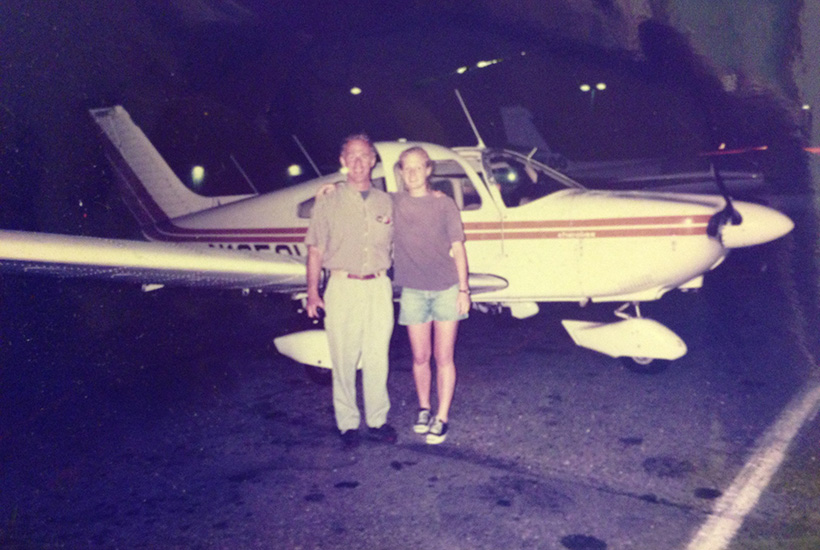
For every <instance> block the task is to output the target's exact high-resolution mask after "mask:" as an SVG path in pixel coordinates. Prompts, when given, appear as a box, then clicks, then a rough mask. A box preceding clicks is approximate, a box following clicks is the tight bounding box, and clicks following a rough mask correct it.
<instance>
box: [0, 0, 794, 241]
mask: <svg viewBox="0 0 820 550" xmlns="http://www.w3.org/2000/svg"><path fill="white" fill-rule="evenodd" d="M599 4H600V5H599V9H600V12H601V14H600V17H601V20H603V21H607V18H609V19H612V20H613V21H616V16H617V13H616V12H615V11H613V7H612V5H610V4H611V3H606V2H603V3H599ZM550 5H554V6H557V7H556V10H557V11H556V12H555V13H556V15H557V16H560V17H557V18H556V23H555V24H552V25H547V24H544V23H543V20H537V19H524V18H520V19H516V18H514V17H506V18H502V17H500V16H499V12H498V11H497V10H494V9H493V8H491V7H486V6H485V7H481V6H482V5H479V7H475V6H472V5H470V4H468V3H464V2H461V3H459V2H456V3H448V4H447V5H446V6H440V5H437V4H433V3H431V4H429V5H428V4H427V3H424V2H415V3H409V4H407V5H402V7H400V8H397V7H395V6H394V5H392V4H381V3H371V2H353V3H348V4H345V9H344V10H342V9H337V8H333V7H327V5H326V4H324V3H319V2H303V3H299V4H293V3H288V5H287V6H285V7H283V6H281V5H279V4H278V3H271V2H267V1H263V0H245V1H244V2H242V3H231V2H199V3H198V2H175V3H169V2H165V1H159V0H151V1H143V2H137V1H124V2H119V3H117V5H116V9H112V7H111V4H110V3H109V2H105V1H103V0H90V1H88V2H85V3H83V8H82V9H76V8H75V7H73V6H69V5H67V4H62V3H60V4H54V3H42V2H35V1H31V0H8V1H6V2H3V4H2V6H0V21H2V23H0V41H1V42H2V44H3V49H2V53H0V56H2V60H3V62H2V72H3V74H2V77H1V78H0V107H2V108H1V109H0V125H2V133H1V134H0V139H2V150H3V157H2V161H0V162H1V164H0V173H2V175H3V180H4V181H3V186H2V190H0V201H2V204H3V208H2V209H0V226H2V227H5V228H20V229H30V230H45V231H55V232H66V233H76V234H92V235H111V236H132V235H133V234H134V226H133V225H132V224H130V223H128V221H127V220H128V214H127V213H126V212H125V211H124V209H123V208H122V206H121V205H120V203H119V199H118V197H117V196H116V194H115V193H114V191H113V186H112V185H111V183H110V180H109V174H108V168H107V165H106V162H105V160H104V159H103V157H102V155H101V153H100V148H99V145H100V144H99V139H98V137H97V135H96V129H95V127H94V126H93V124H92V123H91V120H90V117H89V116H88V114H87V109H88V108H92V107H100V106H107V105H112V104H122V105H124V106H125V107H126V109H128V111H129V112H130V113H131V116H132V118H133V119H134V120H135V121H136V122H137V124H138V125H140V127H142V129H143V130H144V131H145V132H146V133H147V134H148V136H149V137H150V138H151V139H152V141H153V142H154V143H155V145H156V146H157V147H158V149H159V150H160V152H161V153H162V154H163V155H164V156H165V158H166V159H167V160H168V161H169V163H170V164H171V165H172V167H173V168H174V169H175V170H176V171H177V173H178V174H179V175H180V176H181V177H183V178H184V177H185V174H186V173H187V171H188V170H189V168H190V166H192V165H194V164H201V165H204V166H205V167H206V170H207V173H208V174H210V179H209V181H208V183H207V184H206V186H205V188H204V189H203V192H205V193H208V194H223V193H227V192H239V193H244V192H247V191H248V188H247V185H246V184H245V183H244V182H243V180H242V178H241V176H240V174H239V173H238V171H237V170H236V169H235V168H234V166H233V162H232V161H231V160H230V158H231V155H233V156H234V158H236V159H237V161H239V163H240V164H241V165H242V167H243V168H244V170H245V171H246V172H247V173H248V174H249V176H250V178H251V179H252V181H253V182H254V184H255V185H256V187H257V188H258V189H260V190H263V191H264V190H270V189H274V188H277V187H280V186H282V185H286V184H287V183H288V180H287V176H286V175H285V169H286V167H287V165H288V164H290V163H294V162H298V163H302V164H303V165H305V166H307V163H306V162H305V159H304V158H303V156H302V154H301V153H300V151H299V149H298V147H297V146H296V144H295V143H294V140H293V139H292V135H297V136H298V138H299V139H300V141H301V142H302V143H303V144H304V145H305V147H306V148H307V150H308V151H309V152H310V154H311V155H312V156H313V157H314V159H315V160H316V162H317V163H318V164H319V165H320V166H323V167H325V168H326V169H332V168H335V165H336V162H337V147H338V143H339V141H340V139H341V138H342V137H343V136H345V135H347V134H349V133H351V132H356V131H362V130H364V131H367V132H368V133H370V134H371V136H372V137H373V138H374V139H377V140H381V139H384V140H389V139H396V138H399V137H405V138H408V139H418V140H426V141H433V142H438V143H442V144H444V145H450V146H453V145H471V144H473V143H474V138H473V136H472V132H471V131H470V128H469V125H468V124H467V121H466V120H465V118H464V116H463V114H462V112H461V109H460V107H459V105H458V102H457V100H456V98H455V95H454V93H453V90H454V89H456V88H458V89H460V90H461V91H462V94H463V95H464V97H465V100H466V101H467V103H468V105H469V107H470V109H471V111H472V115H473V118H474V119H475V120H476V123H477V125H478V127H479V131H480V132H481V133H482V136H483V137H484V140H485V141H486V142H487V143H488V144H490V145H503V144H504V141H505V140H504V135H503V132H502V125H501V121H500V117H499V108H500V107H502V106H506V105H516V104H521V105H524V106H526V107H528V108H529V109H530V110H531V111H532V112H533V113H535V122H536V124H538V125H539V126H540V127H541V129H542V133H543V134H544V136H545V137H546V138H547V140H548V141H549V142H550V143H551V145H552V146H553V148H555V149H557V150H559V151H560V152H562V153H563V154H565V155H566V156H568V157H570V158H576V159H595V158H634V157H646V156H655V155H668V154H680V153H692V152H695V151H699V150H703V149H704V148H708V147H709V146H710V144H711V141H713V137H712V135H711V133H712V132H711V131H710V129H709V126H710V124H709V122H708V118H709V117H708V116H705V115H704V110H703V101H702V99H703V94H702V90H704V89H708V90H709V92H708V93H709V94H714V98H713V99H714V100H715V107H716V108H717V109H719V111H720V113H721V116H725V117H726V119H727V120H730V121H731V122H732V124H723V125H722V128H723V130H722V131H723V133H724V134H725V135H721V136H720V140H722V141H726V142H728V143H729V144H730V145H732V144H736V145H739V146H742V145H753V144H754V145H756V144H758V143H759V142H760V141H761V140H766V141H767V142H769V143H770V144H771V142H772V141H773V140H775V141H777V140H780V141H784V142H789V141H790V139H791V138H790V133H791V130H792V129H791V128H789V127H788V123H787V122H785V121H784V119H783V117H781V115H782V114H783V113H781V112H778V111H776V110H775V112H774V113H773V114H772V113H769V114H767V117H768V118H767V119H765V120H763V121H762V122H761V118H760V117H759V116H757V115H759V112H760V111H761V108H760V107H759V106H756V105H752V104H751V103H748V102H747V104H745V105H744V106H743V107H742V108H741V107H740V106H739V105H738V102H737V101H736V100H732V101H729V100H728V99H727V98H725V97H722V96H721V92H720V90H719V89H717V90H715V89H714V86H713V84H714V83H715V82H716V81H715V80H712V81H711V82H709V85H707V86H705V87H704V86H702V85H701V84H699V83H697V82H696V80H697V78H700V76H703V75H697V74H696V73H697V68H695V69H691V70H690V69H689V68H688V69H687V70H686V71H682V70H681V69H680V66H678V65H676V62H677V61H680V60H672V61H671V62H670V60H669V59H664V60H663V62H662V63H657V62H655V63H654V64H653V60H652V59H648V60H645V59H638V57H637V55H636V54H635V53H628V52H626V51H622V50H617V49H611V48H610V49H607V50H604V49H601V48H599V47H598V46H596V45H595V44H591V43H590V42H598V43H602V42H607V41H609V42H612V41H613V40H612V37H611V36H609V34H608V33H607V32H601V28H600V26H598V27H596V25H594V24H590V23H589V21H588V19H589V18H588V17H586V18H585V17H583V16H582V15H583V14H580V13H572V12H569V11H567V10H568V8H566V5H565V4H564V3H562V2H553V3H552V4H550ZM171 6H173V7H171ZM470 6H472V7H470ZM216 8H218V9H216ZM559 8H560V9H559ZM605 8H606V9H605ZM562 10H563V11H562ZM558 21H563V23H562V24H558ZM612 26H613V28H616V27H617V25H614V24H613V25H612ZM595 28H598V29H599V30H598V32H595ZM604 30H605V29H604ZM660 44H661V45H660V46H657V45H656V48H655V50H656V52H657V51H660V52H663V48H664V47H665V46H663V43H662V41H661V43H660ZM608 45H609V46H612V44H608ZM522 52H526V55H522ZM661 55H663V53H662V54H661ZM493 59H496V60H501V62H500V63H497V64H495V65H492V66H491V67H488V68H485V69H480V70H479V69H472V70H470V71H467V72H466V73H465V74H463V75H457V74H456V73H455V70H456V69H457V68H458V67H461V66H471V67H474V65H475V63H476V62H478V61H480V60H493ZM656 61H657V58H656ZM670 63H671V65H672V67H671V68H670ZM693 66H694V65H693ZM687 76H688V79H687ZM696 77H697V78H696ZM705 78H706V80H709V79H714V78H715V77H714V75H706V77H705ZM587 80H595V81H606V82H607V83H608V88H607V91H606V92H605V93H601V94H599V95H598V97H597V98H596V100H595V104H594V109H590V102H589V97H588V95H584V94H581V93H580V92H579V91H578V84H579V83H581V82H584V81H587ZM352 86H359V87H360V88H362V90H363V93H362V94H361V95H359V96H355V97H354V96H352V95H350V93H349V90H350V88H351V87H352ZM710 86H711V88H710ZM697 89H699V90H701V91H700V92H697V93H695V92H693V90H697ZM711 99H712V98H711V96H710V100H709V101H708V102H710V101H711ZM758 103H759V102H758ZM771 104H772V102H771V101H769V100H768V99H765V98H764V99H763V100H762V105H763V108H767V107H768V106H770V105H771ZM750 109H754V112H755V116H749V110H750ZM739 121H742V122H743V123H742V124H739V123H738V122H739ZM749 121H751V122H749Z"/></svg>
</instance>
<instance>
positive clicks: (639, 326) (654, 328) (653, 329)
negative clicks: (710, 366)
mask: <svg viewBox="0 0 820 550" xmlns="http://www.w3.org/2000/svg"><path fill="white" fill-rule="evenodd" d="M561 324H563V325H564V328H565V329H566V331H567V332H568V333H569V335H570V337H572V339H573V341H574V342H575V344H576V345H578V346H581V347H583V348H588V349H591V350H593V351H597V352H600V353H603V354H604V355H609V356H610V357H633V358H634V357H641V358H651V359H666V360H670V361H671V360H674V359H679V358H681V357H683V356H684V355H685V354H686V344H685V343H684V341H683V340H681V339H680V337H679V336H678V335H677V334H675V333H674V332H672V331H671V330H669V329H668V328H667V327H665V326H664V325H662V324H660V323H659V322H657V321H655V320H653V319H646V318H644V317H633V318H629V319H625V320H623V321H617V322H615V323H594V322H590V321H573V320H566V319H565V320H563V321H561Z"/></svg>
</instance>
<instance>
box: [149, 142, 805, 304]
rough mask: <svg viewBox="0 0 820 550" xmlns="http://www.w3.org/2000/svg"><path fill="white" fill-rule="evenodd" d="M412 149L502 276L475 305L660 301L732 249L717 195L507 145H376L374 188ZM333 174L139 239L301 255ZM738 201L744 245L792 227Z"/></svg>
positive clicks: (169, 224) (336, 177) (480, 263)
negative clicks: (656, 187)
mask: <svg viewBox="0 0 820 550" xmlns="http://www.w3.org/2000/svg"><path fill="white" fill-rule="evenodd" d="M411 145H421V146H422V147H424V148H425V149H426V150H427V151H428V153H429V154H430V157H431V159H432V160H433V161H434V162H435V163H436V169H435V171H434V174H433V176H432V183H433V186H434V187H436V188H439V189H441V190H443V191H444V192H445V193H447V194H448V195H450V196H452V197H453V198H454V200H455V201H456V203H457V204H458V206H459V207H460V209H461V215H462V221H463V223H464V229H465V234H466V238H467V241H466V246H467V253H468V258H469V264H470V272H471V273H474V274H489V275H492V276H494V277H495V278H497V279H499V280H503V281H506V284H497V285H495V288H494V289H492V290H488V291H487V292H484V293H478V294H476V295H474V299H475V301H485V302H503V303H510V302H516V301H525V302H549V301H586V300H592V301H646V300H656V299H658V298H660V297H661V296H662V295H663V294H664V293H665V292H667V291H669V290H671V289H674V288H679V287H684V288H696V287H698V286H700V284H701V275H702V274H703V273H705V272H706V271H708V270H709V269H711V268H713V267H715V266H716V265H717V264H719V263H720V262H721V261H722V260H723V258H724V257H725V256H726V254H727V252H728V247H727V246H726V245H725V243H724V242H722V240H721V238H719V237H717V238H716V237H712V236H709V235H708V234H707V224H708V223H709V220H710V218H711V217H712V216H713V215H715V214H716V213H717V212H718V211H720V210H721V209H722V208H723V207H724V205H725V201H724V199H723V198H721V197H719V196H711V195H681V194H672V193H651V192H607V191H592V190H587V189H585V188H583V187H581V186H580V185H578V184H577V183H575V182H573V181H572V180H569V179H567V178H566V177H564V176H563V175H561V174H560V173H557V172H554V171H552V170H551V169H549V168H546V167H544V166H543V165H540V164H539V163H536V162H534V161H531V160H527V159H526V158H525V157H523V156H521V155H518V154H515V153H512V152H509V151H495V152H493V151H489V150H481V149H468V148H461V149H456V150H453V149H448V148H444V147H440V146H436V145H432V144H426V143H421V144H411V143H396V142H389V143H377V144H376V147H377V150H378V152H379V156H380V161H381V162H380V163H379V164H378V165H377V166H376V168H375V169H374V172H373V180H374V184H375V185H377V186H380V187H382V188H384V189H385V190H387V191H391V192H401V181H400V176H399V175H398V172H397V170H396V169H395V166H396V163H397V160H398V155H399V153H400V152H401V151H402V150H404V149H405V148H407V147H410V146H411ZM339 181H343V176H342V175H341V174H333V175H329V176H325V177H323V178H319V179H316V180H312V181H310V182H307V183H304V184H301V185H298V186H295V187H291V188H287V189H284V190H280V191H276V192H273V193H269V194H266V195H262V196H253V197H249V198H246V199H243V200H239V201H236V202H233V203H230V204H226V205H224V206H220V207H217V208H212V209H208V210H205V211H202V212H197V213H194V214H189V215H186V216H182V217H179V218H175V219H173V220H169V221H166V222H164V223H160V224H157V225H156V226H152V227H150V228H148V230H147V231H146V236H147V237H148V238H149V239H152V240H163V241H175V242H186V243H201V244H202V245H204V246H209V247H215V248H234V249H247V250H255V251H260V252H272V253H278V254H288V255H292V256H296V257H305V256H306V253H307V251H306V248H305V245H304V244H303V241H304V235H305V232H306V230H307V225H308V222H309V216H310V209H309V206H310V201H311V199H312V198H313V197H314V196H315V194H316V192H317V190H318V189H319V187H321V186H322V185H323V184H325V183H328V182H339ZM735 208H736V209H737V210H739V211H741V212H744V211H745V210H750V211H752V213H751V214H750V217H755V216H760V215H763V217H764V218H766V219H765V220H762V221H761V220H756V219H755V220H753V219H747V220H745V221H744V225H745V226H746V232H747V234H751V235H752V236H751V237H748V235H747V241H749V242H748V243H746V244H757V243H759V242H766V241H768V240H772V239H774V238H777V237H779V236H780V235H782V234H785V233H786V232H788V230H789V229H791V225H790V224H791V221H790V220H788V218H786V217H785V216H783V215H781V214H779V213H778V212H776V211H774V210H771V209H765V208H763V207H759V206H757V205H750V204H735ZM761 212H762V214H761ZM761 223H763V224H764V227H760V228H758V229H754V228H752V229H749V226H756V225H760V224H761ZM727 229H728V230H734V228H732V227H730V228H727ZM746 244H742V245H746Z"/></svg>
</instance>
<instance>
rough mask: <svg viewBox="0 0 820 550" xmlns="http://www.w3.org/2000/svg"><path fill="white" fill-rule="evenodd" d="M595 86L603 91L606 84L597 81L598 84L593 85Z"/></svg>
mask: <svg viewBox="0 0 820 550" xmlns="http://www.w3.org/2000/svg"><path fill="white" fill-rule="evenodd" d="M595 88H596V89H598V90H601V91H604V90H606V84H605V83H603V82H599V83H598V84H596V85H595Z"/></svg>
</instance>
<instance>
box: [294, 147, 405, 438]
mask: <svg viewBox="0 0 820 550" xmlns="http://www.w3.org/2000/svg"><path fill="white" fill-rule="evenodd" d="M339 160H340V162H341V164H342V167H343V169H344V170H346V172H347V175H346V181H345V182H344V183H342V184H339V185H338V186H337V187H338V188H337V190H336V192H335V193H329V194H326V195H323V196H320V197H318V198H317V200H316V203H315V205H314V209H313V214H312V216H311V220H310V226H309V228H308V232H307V236H306V237H305V244H306V245H307V246H308V260H307V286H308V288H307V294H308V296H307V312H308V316H310V317H317V316H318V315H319V309H320V308H322V309H325V310H326V317H325V329H326V331H327V337H328V343H329V344H330V357H331V361H332V363H333V365H332V366H333V369H332V370H333V409H334V413H335V416H336V426H337V427H338V429H339V433H340V435H341V437H342V441H343V443H344V446H345V447H346V448H351V447H355V446H356V445H358V442H359V423H360V414H359V408H358V405H357V403H356V367H357V365H358V364H359V363H361V369H362V391H363V394H364V409H365V421H366V423H367V426H368V430H367V433H368V436H369V437H370V438H371V439H374V440H378V441H383V442H387V443H395V442H396V439H397V435H396V430H395V429H393V427H392V426H390V425H389V424H387V412H388V411H389V410H390V398H389V397H388V394H387V371H388V347H389V345H390V336H391V334H392V332H393V286H392V283H391V281H390V279H389V278H388V277H387V275H386V272H387V270H388V269H389V268H390V264H391V246H392V242H393V202H392V199H391V198H390V196H389V195H388V194H387V193H385V192H384V191H381V190H379V189H376V188H374V187H373V186H372V185H371V181H370V172H371V171H372V169H373V167H374V166H375V165H376V151H375V149H374V148H373V145H372V143H371V142H370V139H369V138H368V137H367V136H366V135H364V134H358V135H354V136H350V137H349V138H347V139H346V140H345V141H344V143H343V145H342V150H341V155H340V157H339ZM322 268H325V269H328V270H329V271H330V280H329V281H328V284H327V288H326V289H325V294H324V298H322V297H321V296H320V295H319V279H320V274H321V270H322Z"/></svg>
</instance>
